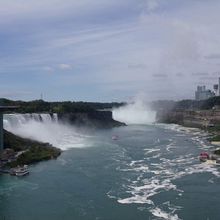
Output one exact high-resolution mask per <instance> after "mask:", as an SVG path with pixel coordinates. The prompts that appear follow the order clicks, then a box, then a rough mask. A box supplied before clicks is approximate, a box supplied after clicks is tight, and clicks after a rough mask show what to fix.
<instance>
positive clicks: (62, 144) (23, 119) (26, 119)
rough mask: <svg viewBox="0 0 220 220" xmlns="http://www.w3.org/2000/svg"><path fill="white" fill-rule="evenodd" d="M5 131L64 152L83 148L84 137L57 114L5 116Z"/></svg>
mask: <svg viewBox="0 0 220 220" xmlns="http://www.w3.org/2000/svg"><path fill="white" fill-rule="evenodd" d="M4 129H6V130H7V131H10V132H12V133H13V134H15V135H18V136H21V137H23V138H29V139H32V140H36V141H41V142H47V143H50V144H52V145H53V146H55V147H59V148H61V149H63V150H65V149H68V148H72V147H83V146H84V144H85V143H84V140H85V138H84V136H83V135H82V134H80V133H79V132H77V131H76V128H74V127H72V126H70V125H67V124H63V123H61V122H59V121H58V117H57V114H37V113H33V114H5V115H4Z"/></svg>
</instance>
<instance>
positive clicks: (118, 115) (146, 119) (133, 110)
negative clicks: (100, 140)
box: [112, 99, 156, 124]
mask: <svg viewBox="0 0 220 220" xmlns="http://www.w3.org/2000/svg"><path fill="white" fill-rule="evenodd" d="M112 115H113V118H114V119H115V120H117V121H120V122H124V123H126V124H152V123H153V122H155V118H156V112H155V111H152V110H151V109H150V108H149V107H148V106H147V104H145V102H144V101H143V100H141V99H136V100H135V101H134V102H132V103H130V104H127V105H125V106H122V107H120V108H115V109H113V111H112Z"/></svg>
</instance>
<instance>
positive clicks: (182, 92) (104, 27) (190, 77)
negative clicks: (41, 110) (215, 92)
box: [0, 0, 220, 101]
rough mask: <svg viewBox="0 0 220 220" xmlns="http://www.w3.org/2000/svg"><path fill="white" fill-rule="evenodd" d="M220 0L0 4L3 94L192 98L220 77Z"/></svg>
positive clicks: (46, 0)
mask: <svg viewBox="0 0 220 220" xmlns="http://www.w3.org/2000/svg"><path fill="white" fill-rule="evenodd" d="M219 11H220V1H219V0H209V1H206V0H185V1H183V0H111V1H109V0H80V1H76V0H44V1H43V0H38V1H36V0H28V1H27V0H13V1H8V0H0V76H1V87H0V97H6V98H11V99H22V100H33V99H39V98H40V94H41V93H43V95H44V99H45V100H48V101H52V100H84V101H124V100H128V99H129V98H131V97H134V96H138V95H140V94H141V95H142V96H144V97H145V98H146V99H147V100H155V99H183V98H193V96H194V90H195V88H196V86H197V85H201V84H205V85H207V87H208V88H212V85H213V84H214V83H216V82H217V79H218V77H220V37H219V36H220V23H219V20H220V14H219Z"/></svg>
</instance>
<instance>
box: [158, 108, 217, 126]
mask: <svg viewBox="0 0 220 220" xmlns="http://www.w3.org/2000/svg"><path fill="white" fill-rule="evenodd" d="M157 122H160V123H175V124H180V125H184V126H188V127H198V128H205V127H214V126H217V125H219V124H220V110H200V111H190V110H182V111H167V112H166V111H158V112H157Z"/></svg>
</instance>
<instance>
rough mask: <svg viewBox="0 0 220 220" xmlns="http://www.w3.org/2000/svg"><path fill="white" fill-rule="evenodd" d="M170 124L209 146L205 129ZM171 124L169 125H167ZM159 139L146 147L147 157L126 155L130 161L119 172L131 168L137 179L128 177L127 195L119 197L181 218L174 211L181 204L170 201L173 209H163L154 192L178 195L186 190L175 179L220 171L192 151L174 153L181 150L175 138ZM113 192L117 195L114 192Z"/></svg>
mask: <svg viewBox="0 0 220 220" xmlns="http://www.w3.org/2000/svg"><path fill="white" fill-rule="evenodd" d="M170 127H171V129H172V130H175V131H176V132H177V135H178V133H180V134H181V136H179V135H178V136H177V137H179V138H184V137H186V138H184V139H185V140H189V139H190V140H191V142H193V143H195V147H197V148H198V150H199V149H200V148H201V149H206V148H210V146H209V145H206V142H205V140H204V138H205V137H206V136H207V134H205V133H204V132H202V131H199V130H198V129H188V128H187V129H183V128H182V127H181V126H176V125H172V126H170ZM170 127H169V126H167V127H166V129H169V128H170ZM167 142H168V143H167ZM158 143H159V142H157V141H156V142H155V146H154V147H153V148H145V149H143V156H145V158H144V160H142V159H141V160H132V161H130V162H129V161H127V160H128V158H127V159H126V161H127V163H126V164H124V165H123V166H122V167H121V166H120V167H118V168H117V170H118V171H119V172H126V173H127V172H129V173H132V174H133V176H134V179H130V178H128V179H127V180H126V182H125V184H124V185H123V188H124V190H125V192H126V196H125V195H123V196H120V195H119V196H118V197H117V201H118V202H119V203H121V204H148V205H149V206H150V209H149V211H150V212H151V213H152V215H153V216H155V217H159V218H161V219H169V220H170V219H172V220H178V219H180V218H179V217H178V215H177V214H176V213H175V212H176V211H177V210H179V208H180V207H178V208H173V209H172V206H171V205H170V204H167V207H166V210H169V209H172V210H171V211H170V212H169V211H164V210H162V209H161V208H160V207H158V206H157V205H156V204H154V203H155V202H154V199H153V198H154V196H155V195H157V194H160V193H162V192H166V191H173V192H176V196H182V195H183V194H184V191H183V190H182V189H179V188H178V187H177V185H175V180H177V179H180V178H182V177H185V176H188V175H192V174H199V173H211V174H212V175H213V176H214V177H215V178H219V177H220V172H219V170H218V168H217V167H216V166H214V165H208V164H205V163H200V162H199V160H198V158H197V156H195V155H193V154H192V153H188V154H179V153H177V154H175V153H174V151H178V148H179V146H178V145H177V141H176V139H174V138H172V139H171V138H170V139H168V141H166V143H165V142H163V140H160V144H161V145H158ZM163 143H164V144H163ZM186 147H187V146H186ZM170 155H171V156H170ZM152 161H153V162H152ZM129 176H130V175H129ZM213 181H214V180H213V179H211V180H209V182H213ZM111 196H114V195H112V194H111Z"/></svg>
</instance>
